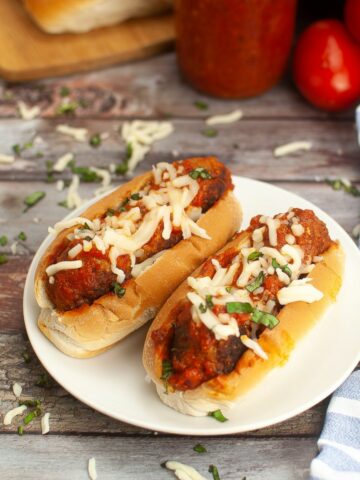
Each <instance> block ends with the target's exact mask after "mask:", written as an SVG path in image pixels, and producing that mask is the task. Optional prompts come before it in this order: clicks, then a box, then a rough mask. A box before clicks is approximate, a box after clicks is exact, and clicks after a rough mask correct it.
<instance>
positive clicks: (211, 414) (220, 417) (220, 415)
mask: <svg viewBox="0 0 360 480" xmlns="http://www.w3.org/2000/svg"><path fill="white" fill-rule="evenodd" d="M208 417H213V418H215V420H217V421H218V422H221V423H224V422H227V421H228V420H229V419H228V418H226V417H225V416H224V415H223V413H222V411H221V410H214V411H213V412H209V413H208Z"/></svg>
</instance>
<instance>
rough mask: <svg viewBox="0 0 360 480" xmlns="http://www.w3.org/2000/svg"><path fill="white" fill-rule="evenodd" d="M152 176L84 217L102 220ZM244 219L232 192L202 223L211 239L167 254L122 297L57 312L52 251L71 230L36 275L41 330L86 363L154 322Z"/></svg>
mask: <svg viewBox="0 0 360 480" xmlns="http://www.w3.org/2000/svg"><path fill="white" fill-rule="evenodd" d="M150 177H151V173H147V174H144V175H141V176H139V177H137V178H135V179H133V180H131V181H130V182H129V183H127V184H125V185H123V186H121V187H119V188H118V189H117V190H116V191H115V192H113V193H112V194H110V195H108V196H107V197H105V198H103V199H101V200H99V201H98V202H96V203H95V204H94V205H92V206H91V207H90V208H89V209H87V210H86V211H85V212H84V213H83V214H81V216H82V217H85V218H88V219H89V220H91V219H93V218H96V217H98V216H100V215H102V214H103V213H104V212H105V211H106V210H107V209H108V208H113V207H115V206H117V205H119V203H120V202H121V201H122V200H123V199H124V198H126V197H127V196H128V194H129V193H131V192H134V191H138V190H140V189H141V187H142V186H143V185H144V183H146V181H147V180H149V179H150ZM241 217H242V214H241V209H240V206H239V204H238V202H237V200H236V199H235V197H234V195H233V193H232V192H227V193H226V194H225V195H224V196H223V197H222V198H221V199H220V200H219V201H218V202H217V203H216V204H215V205H214V206H213V207H212V208H210V209H209V210H208V211H207V212H206V213H205V214H204V215H203V216H202V217H201V218H200V219H199V221H198V222H197V223H198V225H199V226H200V227H202V228H205V230H206V231H207V232H208V234H209V235H210V237H211V240H206V239H203V238H200V237H196V236H191V237H190V238H189V239H187V240H182V241H180V242H179V243H178V244H177V245H175V246H174V247H173V248H171V249H169V250H166V251H165V253H163V255H162V256H161V257H159V258H158V259H157V260H156V261H155V263H154V264H153V265H152V266H151V267H150V268H148V269H147V270H145V271H144V272H143V273H142V274H141V275H139V276H138V277H137V278H133V279H131V280H130V281H128V282H127V285H126V295H125V296H124V297H122V298H118V297H117V296H115V295H114V294H113V293H109V294H106V295H103V296H102V297H100V298H99V299H97V300H96V301H95V302H94V303H93V304H92V305H83V306H81V307H79V308H77V309H74V310H70V311H67V312H56V311H55V310H54V309H53V308H52V305H51V303H50V301H49V299H48V298H47V295H46V288H45V282H46V281H47V276H46V273H45V269H46V267H47V266H48V265H49V262H50V258H51V255H52V252H53V251H54V250H55V251H56V249H57V247H58V245H60V244H61V243H62V241H63V239H64V238H65V237H66V235H67V234H68V233H69V232H70V231H71V229H67V230H64V231H63V232H61V233H60V234H59V235H58V236H57V237H56V239H55V240H54V242H53V243H52V244H51V245H50V246H49V248H48V249H47V251H46V253H45V254H44V256H43V258H42V259H41V261H40V263H39V266H38V269H37V271H36V274H35V296H36V300H37V302H38V304H39V305H40V307H42V309H43V310H42V312H41V314H40V316H39V319H38V325H39V328H40V330H41V331H42V332H43V333H44V334H45V335H46V336H47V337H48V338H49V339H50V340H51V341H52V342H53V343H54V344H55V345H56V346H57V347H58V348H59V349H60V350H62V351H63V352H64V353H66V354H68V355H70V356H73V357H77V358H85V357H92V356H95V355H97V354H99V353H101V352H102V351H104V350H105V349H107V348H109V347H111V346H112V345H114V344H115V343H116V342H118V341H119V340H121V339H122V338H124V337H125V336H126V335H128V334H129V333H131V332H133V331H134V330H137V329H138V328H140V327H141V326H142V325H143V324H144V323H146V322H147V321H149V320H150V319H152V318H154V317H155V315H156V313H157V312H158V310H159V309H160V307H161V306H162V305H163V303H164V302H165V301H166V299H167V298H168V297H169V296H170V295H171V293H172V292H173V291H174V290H175V289H176V287H177V286H178V285H179V284H180V283H181V282H182V281H183V280H185V279H186V277H187V276H188V275H190V273H191V272H192V271H194V270H195V269H196V268H197V267H198V266H199V265H200V264H201V263H202V262H203V261H204V260H205V259H206V257H208V256H209V255H212V254H213V253H214V252H216V251H217V250H218V249H219V248H220V247H222V246H223V245H224V244H225V243H226V242H227V241H228V239H229V238H230V237H231V236H232V235H233V234H234V233H235V232H236V231H237V230H238V228H239V226H240V223H241Z"/></svg>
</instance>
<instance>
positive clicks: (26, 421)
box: [24, 407, 42, 425]
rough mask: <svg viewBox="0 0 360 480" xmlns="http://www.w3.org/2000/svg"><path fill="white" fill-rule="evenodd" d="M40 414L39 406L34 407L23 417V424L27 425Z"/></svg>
mask: <svg viewBox="0 0 360 480" xmlns="http://www.w3.org/2000/svg"><path fill="white" fill-rule="evenodd" d="M41 414H42V410H41V408H40V407H37V408H35V410H33V411H32V412H30V413H28V414H27V415H26V417H25V418H24V425H28V424H29V423H30V422H32V421H33V420H34V418H36V417H40V415H41Z"/></svg>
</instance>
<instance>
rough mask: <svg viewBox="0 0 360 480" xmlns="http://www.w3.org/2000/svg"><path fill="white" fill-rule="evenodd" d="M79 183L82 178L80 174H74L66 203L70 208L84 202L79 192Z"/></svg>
mask: <svg viewBox="0 0 360 480" xmlns="http://www.w3.org/2000/svg"><path fill="white" fill-rule="evenodd" d="M79 185H80V179H79V177H78V175H73V177H72V180H71V183H70V186H69V190H68V194H67V197H66V203H67V207H68V208H77V207H80V206H81V205H82V204H83V203H84V201H83V200H82V198H81V197H80V195H79V192H78V188H79Z"/></svg>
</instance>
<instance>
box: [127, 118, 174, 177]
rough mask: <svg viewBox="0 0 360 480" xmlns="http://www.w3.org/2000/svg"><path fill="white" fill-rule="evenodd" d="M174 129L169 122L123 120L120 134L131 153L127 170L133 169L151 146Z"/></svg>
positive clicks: (131, 170)
mask: <svg viewBox="0 0 360 480" xmlns="http://www.w3.org/2000/svg"><path fill="white" fill-rule="evenodd" d="M173 131H174V127H173V125H172V123H170V122H156V121H144V120H134V121H133V122H125V123H124V124H123V126H122V129H121V136H122V138H123V140H124V142H125V143H126V145H130V146H131V155H130V158H129V159H128V172H129V173H131V172H133V171H134V169H135V168H136V166H137V165H138V164H139V163H140V162H141V161H142V160H143V159H144V158H145V155H146V154H147V153H148V152H149V151H150V148H151V146H152V145H153V144H154V143H155V141H157V140H161V139H163V138H165V137H167V136H168V135H170V134H171V133H172V132H173Z"/></svg>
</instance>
